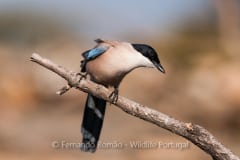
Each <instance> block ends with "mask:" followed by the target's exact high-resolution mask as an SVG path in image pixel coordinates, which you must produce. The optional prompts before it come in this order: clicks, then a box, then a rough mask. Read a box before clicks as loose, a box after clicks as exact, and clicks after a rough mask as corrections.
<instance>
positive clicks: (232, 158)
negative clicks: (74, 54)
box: [31, 53, 240, 160]
mask: <svg viewBox="0 0 240 160" xmlns="http://www.w3.org/2000/svg"><path fill="white" fill-rule="evenodd" d="M31 61H33V62H36V63H38V64H40V65H42V66H43V67H45V68H47V69H49V70H51V71H53V72H55V73H57V74H58V75H59V76H61V77H62V78H64V79H66V80H67V82H68V84H69V87H70V86H73V87H75V88H77V89H79V90H81V91H84V92H87V93H90V94H92V95H94V96H96V97H99V98H102V99H104V100H107V101H108V102H111V99H110V98H109V95H110V94H111V92H110V91H109V90H108V89H107V88H105V87H104V86H101V85H99V84H95V83H93V82H91V81H89V80H87V79H82V80H81V81H80V76H79V75H78V73H75V72H72V71H69V70H67V69H66V68H64V67H62V66H59V65H56V64H54V63H53V62H51V61H50V60H47V59H44V58H42V57H40V56H39V55H38V54H36V53H34V54H33V55H32V56H31ZM61 90H62V91H61ZM61 90H60V92H59V93H65V90H69V89H68V87H66V88H63V89H61ZM115 105H116V106H117V107H119V108H120V109H122V110H123V111H125V112H126V113H128V114H131V115H133V116H136V117H138V118H141V119H143V120H145V121H148V122H150V123H152V124H155V125H157V126H159V127H161V128H164V129H166V130H169V131H170V132H172V133H175V134H177V135H179V136H182V137H184V138H186V139H188V140H189V141H191V142H192V143H194V144H195V145H196V146H198V147H199V148H201V149H202V150H203V151H205V152H206V153H208V154H209V155H211V156H212V158H213V159H214V160H240V159H239V157H237V156H236V155H234V154H233V153H232V152H231V151H230V150H229V149H227V148H226V147H224V146H223V145H222V144H221V143H220V142H219V141H217V139H216V138H215V137H214V136H213V135H212V134H211V133H210V132H208V131H207V130H206V129H204V128H203V127H201V126H199V125H195V124H192V123H184V122H181V121H179V120H176V119H174V118H172V117H170V116H168V115H166V114H163V113H161V112H158V111H156V110H153V109H150V108H148V107H146V106H143V105H141V104H138V103H136V102H133V101H131V100H129V99H127V98H124V97H121V96H119V97H118V101H117V102H116V104H115Z"/></svg>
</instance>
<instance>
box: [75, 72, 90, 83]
mask: <svg viewBox="0 0 240 160" xmlns="http://www.w3.org/2000/svg"><path fill="white" fill-rule="evenodd" d="M87 75H88V73H87V72H85V73H82V72H78V73H77V76H80V79H79V82H80V81H81V80H82V79H86V78H87Z"/></svg>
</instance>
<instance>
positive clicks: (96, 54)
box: [80, 38, 165, 153]
mask: <svg viewBox="0 0 240 160" xmlns="http://www.w3.org/2000/svg"><path fill="white" fill-rule="evenodd" d="M95 42H96V43H97V44H96V46H95V47H93V48H92V49H89V50H87V51H85V52H83V53H82V56H83V60H82V61H81V65H80V67H81V73H85V74H86V75H89V76H90V80H91V81H93V82H95V83H98V84H101V85H103V86H105V87H113V88H114V90H113V92H112V93H111V94H110V95H109V98H110V99H111V100H112V103H116V102H117V100H118V92H119V85H120V83H121V81H122V80H123V78H124V77H125V76H126V75H127V74H128V73H129V72H131V71H132V70H134V69H135V68H139V67H148V68H156V69H158V70H159V71H160V72H162V73H165V69H164V68H163V66H162V65H161V63H160V60H159V57H158V54H157V52H156V51H155V50H154V49H153V48H152V47H151V46H150V45H146V44H135V43H128V42H121V41H112V40H104V39H100V38H98V39H96V40H95ZM105 108H106V101H105V100H103V99H100V98H98V97H95V96H93V95H91V94H88V96H87V100H86V103H85V109H84V115H83V120H82V126H81V133H82V145H81V150H82V151H85V152H92V153H94V152H95V151H96V149H97V144H98V140H99V137H100V133H101V129H102V125H103V120H104V114H105Z"/></svg>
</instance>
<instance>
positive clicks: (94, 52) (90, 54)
mask: <svg viewBox="0 0 240 160" xmlns="http://www.w3.org/2000/svg"><path fill="white" fill-rule="evenodd" d="M108 48H109V47H107V46H98V47H96V48H93V49H91V50H87V51H85V52H84V53H82V56H83V57H84V60H83V61H81V68H82V69H81V71H82V72H85V71H86V64H87V62H88V61H90V60H92V59H94V58H96V57H97V56H100V55H101V54H103V53H104V52H106V51H107V50H108Z"/></svg>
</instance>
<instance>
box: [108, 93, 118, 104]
mask: <svg viewBox="0 0 240 160" xmlns="http://www.w3.org/2000/svg"><path fill="white" fill-rule="evenodd" d="M109 98H110V99H111V103H112V104H116V103H117V101H118V89H114V91H113V92H112V93H111V94H110V95H109Z"/></svg>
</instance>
